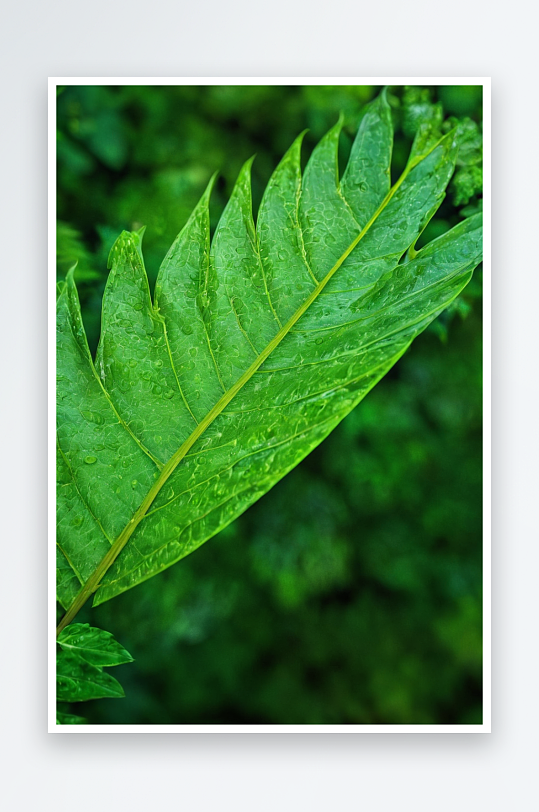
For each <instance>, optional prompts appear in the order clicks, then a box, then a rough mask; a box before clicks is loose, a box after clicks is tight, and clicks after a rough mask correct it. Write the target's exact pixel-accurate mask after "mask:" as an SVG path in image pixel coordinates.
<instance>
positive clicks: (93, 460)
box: [84, 457, 97, 465]
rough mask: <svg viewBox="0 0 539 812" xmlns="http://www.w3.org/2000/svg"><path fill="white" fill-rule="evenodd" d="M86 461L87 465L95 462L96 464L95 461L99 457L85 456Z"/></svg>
mask: <svg viewBox="0 0 539 812" xmlns="http://www.w3.org/2000/svg"><path fill="white" fill-rule="evenodd" d="M84 462H85V463H86V464H87V465H93V464H94V462H97V457H85V458H84Z"/></svg>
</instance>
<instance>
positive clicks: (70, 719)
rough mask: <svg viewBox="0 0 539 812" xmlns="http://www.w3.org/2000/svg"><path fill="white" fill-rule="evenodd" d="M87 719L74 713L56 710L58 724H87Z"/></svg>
mask: <svg viewBox="0 0 539 812" xmlns="http://www.w3.org/2000/svg"><path fill="white" fill-rule="evenodd" d="M86 721H87V720H86V719H83V718H82V716H74V715H73V714H72V713H62V712H61V711H56V724H57V725H85V724H86Z"/></svg>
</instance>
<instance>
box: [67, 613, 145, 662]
mask: <svg viewBox="0 0 539 812" xmlns="http://www.w3.org/2000/svg"><path fill="white" fill-rule="evenodd" d="M57 642H58V644H59V645H60V646H61V648H62V649H63V650H64V651H71V652H73V654H78V655H79V656H80V657H82V658H83V659H84V660H86V662H88V663H91V664H92V665H97V666H112V665H121V664H122V663H131V662H133V657H132V656H131V655H130V654H129V652H128V651H126V650H125V649H124V647H123V646H121V645H120V644H119V643H118V642H116V640H115V639H114V637H113V636H112V634H111V633H110V632H106V631H103V629H97V628H95V627H92V626H89V625H88V623H71V625H70V626H67V627H66V628H65V629H64V630H63V631H62V632H61V634H60V635H59V636H58V640H57Z"/></svg>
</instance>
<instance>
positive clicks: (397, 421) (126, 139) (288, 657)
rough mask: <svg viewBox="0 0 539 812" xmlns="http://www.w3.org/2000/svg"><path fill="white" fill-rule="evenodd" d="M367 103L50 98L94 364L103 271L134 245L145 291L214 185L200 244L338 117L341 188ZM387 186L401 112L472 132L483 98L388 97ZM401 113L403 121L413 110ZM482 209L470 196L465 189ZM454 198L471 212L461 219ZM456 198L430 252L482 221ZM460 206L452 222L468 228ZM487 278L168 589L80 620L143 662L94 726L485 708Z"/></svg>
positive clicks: (451, 720)
mask: <svg viewBox="0 0 539 812" xmlns="http://www.w3.org/2000/svg"><path fill="white" fill-rule="evenodd" d="M377 92H378V89H377V88H373V87H314V86H313V87H266V86H264V87H231V86H223V87H101V86H100V87H96V86H93V87H92V86H87V87H67V88H63V89H60V92H59V96H58V135H59V140H58V217H59V220H60V225H59V230H58V268H59V276H60V277H62V275H63V274H65V272H66V270H67V268H68V267H70V265H71V264H73V262H74V261H75V260H78V262H79V264H78V268H77V272H76V279H77V282H78V285H79V291H80V296H81V301H82V305H83V315H84V320H85V324H86V326H87V330H88V336H89V341H90V345H91V346H92V348H93V349H94V348H95V346H96V344H97V339H98V332H99V318H100V302H101V296H102V292H103V287H104V283H105V280H106V273H107V272H106V258H107V254H108V251H109V249H110V247H111V245H112V243H113V241H114V239H115V238H116V236H117V235H118V233H119V231H121V230H122V229H124V228H125V229H133V228H137V227H139V226H140V225H143V224H145V225H146V226H147V231H146V235H145V238H144V253H145V259H146V266H147V270H148V274H149V276H150V282H151V283H152V284H153V282H154V280H155V276H156V273H157V270H158V267H159V263H160V261H161V259H162V258H163V257H164V255H165V253H166V251H167V249H168V247H169V246H170V243H171V242H172V240H173V239H174V237H175V235H176V234H177V232H178V231H179V229H180V228H181V227H182V226H183V224H184V223H185V221H186V219H187V217H188V215H189V214H190V212H191V209H192V208H193V206H194V204H195V203H196V201H197V199H198V197H199V196H200V195H201V193H202V191H203V189H204V187H205V185H206V183H207V181H208V179H209V177H210V176H211V174H212V173H213V172H214V171H215V169H219V170H220V173H221V175H220V180H219V182H218V184H217V187H216V190H215V192H214V194H213V197H212V223H213V225H214V226H215V224H216V223H217V220H218V218H219V215H220V213H221V211H222V209H223V207H224V205H225V203H226V200H227V198H228V196H229V194H230V191H231V189H232V186H233V183H234V180H235V176H236V174H237V172H238V170H239V168H240V166H241V164H242V163H243V162H244V161H245V160H246V159H247V158H248V157H249V156H250V155H252V154H253V153H256V155H257V158H256V161H255V163H254V166H253V195H254V202H255V210H256V206H257V205H258V203H259V201H260V198H261V195H262V192H263V189H264V187H265V185H266V183H267V181H268V179H269V176H270V174H271V171H272V170H273V168H274V167H275V166H276V164H277V163H278V161H279V159H280V158H281V157H282V155H283V153H284V152H285V150H286V149H287V148H288V146H289V145H290V144H291V142H292V141H293V139H294V137H295V136H296V135H297V134H298V133H299V132H300V131H301V130H303V129H305V128H309V133H308V135H307V137H306V139H305V147H304V156H305V157H308V155H309V153H310V151H311V150H312V148H313V146H314V144H315V143H316V141H317V140H318V139H319V138H320V137H321V136H322V135H323V134H324V132H325V131H327V129H329V127H330V126H331V125H332V124H334V123H335V121H336V119H337V117H338V115H339V112H340V111H342V112H343V113H344V115H345V128H344V132H343V136H342V139H341V169H342V168H343V167H344V162H345V160H346V157H347V152H348V151H349V149H350V145H351V141H352V138H353V136H354V133H355V130H356V127H357V123H358V119H359V115H360V112H361V109H362V107H363V105H364V104H365V102H367V101H369V100H370V99H371V98H372V97H373V96H374V95H376V93H377ZM391 102H392V105H393V110H394V119H395V128H396V138H395V148H394V172H395V174H398V173H399V172H400V171H401V170H402V168H403V167H404V164H405V161H406V157H407V153H408V150H409V147H410V144H411V139H412V137H413V130H414V126H415V120H414V111H417V109H419V108H418V105H420V106H421V105H423V106H424V107H425V108H426V109H428V108H429V106H430V105H431V103H434V102H440V103H441V104H442V105H443V108H444V111H445V113H446V114H447V115H452V116H457V117H459V118H462V117H470V118H471V119H472V120H474V121H476V122H478V123H480V121H481V88H480V87H479V88H478V87H439V88H423V89H421V90H415V91H412V92H408V94H407V93H406V92H405V91H404V90H403V88H393V89H392V91H391ZM414 105H415V106H414ZM471 191H472V192H473V191H476V190H474V189H472V190H471ZM467 197H469V199H467ZM478 198H479V195H477V194H471V196H469V195H468V196H467V195H463V194H462V191H461V192H460V193H459V190H458V188H457V187H456V186H455V184H453V186H452V187H450V193H449V195H448V197H447V198H446V201H445V202H444V203H443V205H442V207H441V209H440V211H439V213H438V215H437V218H436V219H435V221H433V222H432V223H431V224H430V225H429V226H428V228H427V232H426V233H425V235H424V237H423V240H424V241H425V240H428V239H430V238H432V237H433V236H436V235H437V234H439V233H441V232H442V231H444V230H445V229H447V228H448V227H450V226H451V225H453V224H454V223H456V222H458V221H459V220H460V219H461V218H462V217H463V216H464V215H466V214H467V213H468V212H470V211H473V210H476V208H477V206H478V205H479V201H478ZM463 206H464V208H463ZM480 278H481V277H480V271H479V269H478V271H476V273H475V276H474V279H473V280H472V283H470V285H469V286H468V288H467V289H466V291H465V293H464V295H463V297H461V300H460V301H459V303H458V304H457V306H455V307H453V308H452V309H451V311H450V312H448V313H446V314H443V316H442V317H441V318H440V319H438V321H437V322H436V323H435V324H434V325H432V326H431V327H430V328H429V329H428V330H427V331H426V332H425V333H424V334H423V335H422V336H420V337H419V338H418V339H417V340H416V342H415V343H414V345H413V347H412V348H411V350H410V351H408V352H407V353H406V355H405V356H404V357H403V358H402V359H401V361H399V363H398V364H397V365H396V366H395V367H394V368H393V370H392V371H391V372H390V373H389V374H388V375H387V376H386V378H385V379H384V380H383V381H382V382H381V383H380V384H378V386H377V387H376V388H375V389H374V390H373V391H372V392H371V393H370V394H369V395H368V396H367V398H366V400H365V401H364V402H363V403H361V404H360V405H359V406H358V407H357V408H356V409H355V410H354V411H353V412H352V413H351V414H350V415H349V416H348V417H347V418H346V419H345V420H344V421H343V422H342V423H341V424H340V426H339V427H338V428H337V429H336V430H335V431H334V432H333V434H332V435H330V437H329V438H328V439H327V440H326V441H325V442H324V443H323V444H322V445H321V446H320V447H319V448H318V449H316V450H315V451H314V452H313V453H312V454H311V455H310V456H309V457H308V458H307V459H306V460H305V461H304V462H303V463H302V464H301V465H300V466H298V467H297V468H296V469H295V470H294V471H293V472H292V473H290V474H289V475H288V476H287V477H286V478H285V479H284V480H282V481H281V482H280V483H279V484H278V485H277V486H275V487H274V488H273V489H272V490H271V491H270V492H269V493H268V494H267V495H266V496H265V497H264V498H263V499H262V500H260V501H259V502H258V503H257V504H255V505H254V506H253V507H251V508H250V509H249V510H248V511H247V512H246V513H245V514H244V515H243V516H242V517H240V519H238V520H237V521H236V522H235V523H234V524H233V525H231V526H230V527H229V528H227V529H226V530H225V531H223V532H222V533H220V534H219V535H218V536H216V537H215V538H214V539H211V540H210V541H209V542H208V543H207V544H205V545H204V546H203V547H202V548H201V549H200V550H198V551H196V552H195V553H194V554H193V555H191V556H188V557H187V558H186V559H184V560H183V561H181V562H180V563H179V564H177V565H175V566H174V567H172V568H171V569H169V570H167V571H166V572H165V573H163V574H161V575H159V576H157V577H156V578H154V579H152V580H150V581H148V582H146V583H144V584H142V585H140V586H138V587H136V588H135V589H133V590H131V591H129V592H127V593H125V594H123V595H121V596H119V597H118V598H115V599H114V600H113V601H111V602H109V603H106V604H104V605H102V606H100V607H99V608H98V609H95V610H90V609H85V610H84V611H83V612H81V615H80V617H79V618H78V619H80V620H86V621H89V622H91V623H92V624H94V625H98V626H101V627H102V628H105V629H107V630H109V631H111V632H113V633H114V634H115V636H116V637H117V639H118V640H119V641H120V642H121V643H122V644H123V645H124V646H125V647H126V648H127V649H128V650H129V651H130V652H131V654H132V655H133V656H134V657H135V660H136V662H135V663H134V664H131V665H128V666H121V667H118V668H116V669H114V671H113V674H114V676H116V677H117V678H119V679H120V681H121V682H122V684H123V686H124V687H125V691H126V698H125V699H122V700H99V701H96V702H91V703H85V704H84V705H81V706H80V707H78V708H77V707H76V706H73V707H72V710H73V711H74V712H77V713H82V714H83V715H85V716H86V718H87V719H88V721H89V722H90V723H95V724H102V723H108V724H111V723H124V724H146V723H152V724H183V723H186V724H197V723H198V724H204V723H208V724H209V723H223V724H225V723H228V724H234V723H242V724H271V723H280V724H290V723H295V724H301V723H303V724H345V723H356V724H357V723H359V724H361V723H364V724H433V723H434V724H455V723H468V724H474V723H480V722H481V721H482V710H481V679H482V676H481V563H482V562H481V529H482V528H481V465H482V462H481V295H480V294H481V287H480Z"/></svg>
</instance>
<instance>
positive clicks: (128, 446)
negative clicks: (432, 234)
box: [58, 94, 482, 627]
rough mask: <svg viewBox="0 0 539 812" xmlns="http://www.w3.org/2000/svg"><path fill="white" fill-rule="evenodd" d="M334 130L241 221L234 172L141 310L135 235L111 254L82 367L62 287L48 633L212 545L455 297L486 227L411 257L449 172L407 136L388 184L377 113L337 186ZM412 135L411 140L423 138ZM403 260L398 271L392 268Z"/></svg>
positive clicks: (453, 144) (448, 141) (441, 152)
mask: <svg viewBox="0 0 539 812" xmlns="http://www.w3.org/2000/svg"><path fill="white" fill-rule="evenodd" d="M341 125H342V122H341V121H339V123H338V124H337V125H336V126H335V127H333V128H332V130H330V132H329V133H328V134H327V135H326V136H325V138H323V139H322V141H321V142H320V144H319V145H318V146H317V147H316V149H315V150H314V152H313V154H312V155H311V157H310V160H309V162H308V164H307V167H306V170H305V173H304V175H303V177H302V176H301V170H300V148H301V136H300V137H299V138H298V139H297V140H296V141H295V142H294V144H293V145H292V146H291V148H290V149H289V151H288V152H287V153H286V155H285V156H284V158H283V159H282V161H281V163H280V164H279V166H278V167H277V169H276V170H275V172H274V174H273V176H272V177H271V179H270V181H269V183H268V186H267V188H266V191H265V193H264V196H263V200H262V203H261V206H260V211H259V214H258V221H257V227H256V230H255V225H254V222H253V217H252V209H251V189H250V164H251V162H250V161H248V162H247V163H246V164H245V165H244V167H243V168H242V170H241V172H240V174H239V177H238V181H237V183H236V186H235V188H234V190H233V193H232V196H231V199H230V201H229V203H228V205H227V207H226V209H225V211H224V213H223V215H222V217H221V220H220V222H219V224H218V226H217V230H216V232H215V235H214V237H213V240H212V241H210V218H209V209H208V206H209V197H210V193H211V188H212V184H213V180H212V181H210V184H209V185H208V188H207V189H206V191H205V193H204V195H203V196H202V198H201V200H200V202H199V204H198V205H197V207H196V208H195V210H194V212H193V213H192V215H191V217H190V218H189V220H188V222H187V224H186V226H185V227H184V229H183V230H182V232H181V233H180V234H179V236H178V237H177V239H176V241H175V242H174V244H173V245H172V247H171V249H170V250H169V252H168V254H167V256H166V257H165V259H164V261H163V263H162V266H161V269H160V271H159V275H158V279H157V283H156V288H155V297H154V301H153V302H152V299H151V296H150V291H149V287H148V281H147V277H146V272H145V269H144V263H143V259H142V252H141V237H142V235H141V233H140V232H134V233H128V232H123V233H122V235H121V236H120V237H119V238H118V240H117V242H116V244H115V246H114V247H113V250H112V252H111V266H112V267H111V272H110V275H109V278H108V282H107V286H106V290H105V294H104V298H103V318H102V332H101V339H100V343H99V348H98V351H97V357H96V363H95V365H94V363H93V361H92V358H91V356H90V352H89V350H88V345H87V342H86V336H85V333H84V328H83V325H82V319H81V315H80V308H79V302H78V296H77V291H76V287H75V284H74V281H73V275H72V274H68V276H67V284H66V286H65V288H64V289H63V291H62V293H61V294H60V297H59V299H58V376H59V389H58V392H59V399H58V481H59V490H58V575H59V577H58V598H59V600H60V602H61V603H62V605H63V606H64V607H66V608H67V607H69V608H68V612H67V615H66V617H65V618H64V620H63V621H62V624H61V627H63V626H64V625H66V624H67V623H68V622H69V621H70V620H72V619H73V617H74V616H75V614H76V612H77V611H78V609H79V608H80V607H81V606H82V605H83V604H84V602H85V601H86V599H87V598H88V597H89V596H90V595H91V594H92V593H95V596H94V605H95V604H99V603H102V602H103V601H106V600H108V599H110V598H112V597H114V596H115V595H117V594H119V593H121V592H123V591H125V590H126V589H129V588H131V587H133V586H135V585H136V584H138V583H140V582H141V581H144V580H146V579H147V578H150V577H151V576H153V575H155V574H156V573H158V572H160V571H162V570H164V569H165V568H167V567H169V566H170V565H171V564H173V563H174V562H176V561H178V560H180V559H181V558H183V557H184V556H186V555H188V554H189V553H190V552H192V551H193V550H195V549H196V548H197V547H198V546H199V545H200V544H202V543H203V542H204V541H206V540H207V539H209V538H210V537H211V536H213V535H214V534H215V533H217V532H219V530H221V529H222V528H223V527H225V526H226V525H227V524H229V523H230V522H231V521H233V519H235V518H236V517H237V516H238V515H239V514H240V513H242V512H243V511H244V510H245V509H246V508H247V507H249V505H251V504H252V503H253V502H254V501H255V500H256V499H258V498H260V497H261V496H262V495H263V494H264V493H266V491H268V490H269V488H271V487H272V486H273V485H274V484H275V483H276V482H277V481H278V480H279V479H281V478H282V477H283V476H284V475H285V474H286V473H287V472H288V471H290V469H291V468H293V467H294V466H295V465H297V464H298V463H299V462H300V461H301V460H302V459H303V458H304V457H305V456H306V455H307V454H308V453H309V452H310V451H311V450H312V449H313V448H315V447H316V446H317V445H318V444H319V443H320V442H321V441H322V440H323V439H324V438H325V437H326V436H327V435H328V434H329V433H330V432H331V430H332V429H333V428H334V427H335V426H336V425H337V423H339V422H340V421H341V420H342V419H343V417H344V416H345V415H346V414H348V412H350V410H351V409H353V408H354V406H355V405H356V404H357V403H358V402H359V401H360V400H361V399H362V398H363V397H364V396H365V395H366V394H367V392H368V391H369V390H370V389H371V388H372V387H373V386H374V385H375V384H376V382H377V381H378V380H380V378H382V377H383V376H384V375H385V373H386V372H387V371H388V370H389V369H390V368H391V367H392V366H393V364H394V363H395V362H396V361H397V359H398V358H399V357H400V356H401V355H402V354H403V353H404V352H405V351H406V349H407V348H408V346H409V345H410V343H411V342H412V341H413V339H414V338H415V337H416V336H417V335H418V334H419V333H420V332H421V331H422V330H424V329H425V328H426V327H427V325H428V324H429V323H430V322H431V321H432V320H433V319H435V318H436V316H437V315H438V314H439V313H440V312H441V311H442V310H444V308H446V307H447V306H448V305H449V304H450V303H451V302H452V301H453V300H454V299H455V298H456V296H457V295H458V294H459V293H460V291H461V290H462V289H463V288H464V286H465V285H466V284H467V283H468V281H469V280H470V278H471V275H472V272H473V269H474V268H475V266H476V265H477V264H478V262H479V261H480V259H481V241H482V230H481V219H480V216H475V217H472V218H470V219H468V220H465V221H463V222H461V223H459V224H458V225H457V226H456V227H455V228H453V229H451V230H450V231H448V232H447V233H445V234H443V235H442V236H441V237H439V238H437V239H436V240H434V241H433V242H431V243H429V244H428V245H426V246H425V247H424V248H422V249H421V250H420V251H418V252H414V251H413V246H414V245H415V243H416V241H417V239H418V236H419V235H420V234H421V232H422V230H423V229H424V227H425V226H426V224H427V223H428V222H429V220H430V218H431V217H432V216H433V214H434V213H435V211H436V210H437V208H438V207H439V206H440V204H441V202H442V200H443V197H444V193H445V189H446V187H447V184H448V182H449V180H450V178H451V175H452V173H453V171H454V167H455V161H456V156H457V149H458V145H457V141H456V135H455V131H454V130H453V131H451V132H450V133H448V134H447V135H446V136H444V137H443V138H441V139H439V140H438V141H436V142H432V139H425V138H423V137H422V136H421V138H420V136H417V138H416V143H415V145H414V150H413V152H412V156H411V158H410V160H409V162H408V165H407V167H406V169H405V171H404V173H403V175H402V176H401V177H400V178H399V180H398V181H397V182H396V184H395V185H394V186H393V187H392V188H391V189H390V188H389V177H390V156H391V148H392V131H391V116H390V111H389V106H388V103H387V100H386V98H385V94H382V95H381V96H380V97H379V98H378V99H377V100H375V102H374V103H372V105H371V106H370V107H369V108H368V110H367V112H366V114H365V115H364V116H363V119H362V123H361V126H360V129H359V132H358V134H357V138H356V141H355V143H354V145H353V147H352V152H351V156H350V161H349V164H348V166H347V168H346V171H345V173H344V175H343V180H342V183H339V180H338V168H337V149H338V140H339V132H340V128H341ZM419 129H421V128H419ZM405 255H406V258H407V260H408V261H406V262H403V261H401V260H403V258H404V257H405Z"/></svg>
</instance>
